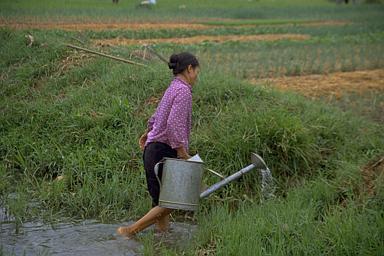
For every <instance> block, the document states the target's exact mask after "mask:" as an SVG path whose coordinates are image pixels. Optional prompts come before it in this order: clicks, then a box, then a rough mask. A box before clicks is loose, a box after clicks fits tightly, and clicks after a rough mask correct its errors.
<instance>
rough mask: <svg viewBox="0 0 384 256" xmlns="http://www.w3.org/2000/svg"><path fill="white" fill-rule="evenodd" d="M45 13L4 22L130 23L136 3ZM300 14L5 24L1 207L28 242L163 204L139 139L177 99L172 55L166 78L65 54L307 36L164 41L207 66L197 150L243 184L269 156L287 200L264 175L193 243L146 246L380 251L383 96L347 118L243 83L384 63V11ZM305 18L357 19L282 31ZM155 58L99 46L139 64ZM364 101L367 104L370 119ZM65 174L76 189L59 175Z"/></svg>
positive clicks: (237, 189) (196, 123) (159, 69)
mask: <svg viewBox="0 0 384 256" xmlns="http://www.w3.org/2000/svg"><path fill="white" fill-rule="evenodd" d="M39 3H44V7H43V8H42V7H41V5H37V4H36V2H34V1H29V2H28V1H18V2H11V1H2V2H1V3H0V10H1V11H0V15H1V16H2V17H23V18H26V17H25V16H24V15H34V17H35V18H37V19H44V18H47V19H54V18H53V16H54V15H55V14H57V13H58V12H60V13H61V15H63V16H67V17H66V18H65V19H69V20H73V19H74V20H76V19H77V20H84V19H90V20H97V19H100V20H102V19H103V18H106V19H109V18H110V19H112V18H111V17H112V16H116V18H115V20H119V19H122V20H123V19H126V18H125V17H123V16H122V14H123V10H124V8H127V10H133V9H132V8H133V7H134V5H133V2H127V1H122V2H121V4H120V3H119V6H118V7H117V6H113V5H112V3H110V2H109V1H96V2H93V3H94V4H93V6H92V7H91V8H88V7H87V6H88V2H87V1H76V2H75V1H49V2H47V1H42V2H39ZM215 3H216V2H215ZM300 3H301V5H300V6H299V7H295V8H294V7H293V6H288V1H280V2H277V1H276V2H267V1H261V0H260V1H252V2H248V1H223V2H222V7H221V8H223V9H225V11H224V12H221V13H220V12H219V11H222V10H219V8H218V9H212V10H206V11H202V12H201V13H199V12H200V11H201V10H202V8H205V9H207V7H210V6H211V7H212V5H213V4H214V2H213V1H205V2H199V5H198V4H196V5H195V6H194V7H193V9H192V10H190V13H188V14H187V15H186V18H187V19H191V20H192V19H195V18H204V17H208V16H209V15H213V16H212V17H216V18H239V16H241V17H243V18H245V19H244V20H243V21H239V22H240V23H241V24H245V23H247V22H250V23H252V24H251V25H257V24H258V23H259V22H261V21H259V20H258V19H260V18H261V19H265V20H264V21H262V23H264V24H265V23H267V25H265V26H252V27H243V28H236V27H233V26H231V25H232V23H226V22H223V24H224V23H225V24H224V25H228V26H224V27H221V28H215V27H212V28H209V29H207V30H203V31H199V30H182V29H180V30H172V31H171V30H161V31H155V30H146V31H130V30H118V31H84V32H64V31H61V30H47V31H43V30H37V29H34V30H22V31H15V30H10V29H1V30H0V72H1V79H0V162H1V164H0V203H1V206H2V207H5V208H6V209H7V210H8V211H9V212H10V213H11V214H12V215H13V216H15V223H16V226H15V228H16V231H17V230H18V228H20V227H21V226H22V223H23V222H25V221H28V220H31V219H35V218H42V219H44V220H46V221H49V220H57V219H60V218H62V217H71V218H80V219H85V218H96V219H99V220H102V221H103V222H115V221H122V220H127V219H134V218H137V217H139V216H141V215H142V214H144V213H145V212H146V211H147V210H148V208H149V207H150V200H149V196H148V194H147V191H146V184H145V175H144V172H143V167H142V160H141V152H140V150H139V147H138V145H137V140H138V137H139V136H140V134H141V133H142V132H143V131H144V129H145V126H146V120H147V119H148V117H149V116H150V115H151V114H152V113H153V111H154V109H155V107H156V105H155V104H153V103H151V102H150V101H148V99H150V98H153V97H155V98H160V97H161V95H162V93H163V91H164V90H165V88H166V87H167V86H168V84H169V82H170V79H171V76H170V72H169V70H168V69H167V67H166V66H165V65H164V64H162V63H160V62H159V61H158V60H153V61H151V62H149V63H147V64H149V65H151V67H152V68H153V69H143V68H141V67H136V66H129V65H126V64H121V63H117V62H113V61H111V60H108V59H103V58H101V57H94V56H89V55H87V54H84V53H80V52H76V51H73V50H71V49H68V48H65V46H63V44H62V43H64V42H70V41H71V39H70V38H71V37H77V38H80V39H82V40H84V41H86V46H88V47H91V48H95V46H93V45H91V40H92V39H101V38H115V37H117V36H120V37H123V38H164V37H168V38H170V37H180V36H195V35H252V34H268V33H298V34H308V35H310V36H311V38H310V39H309V40H305V41H300V42H293V41H288V40H285V41H278V42H241V43H238V42H236V43H234V42H226V43H220V44H219V43H208V42H203V43H201V44H197V45H173V44H160V45H157V46H156V49H157V51H159V52H160V53H161V54H162V55H164V56H169V55H170V54H171V53H173V52H177V51H182V50H188V51H191V52H193V53H195V54H196V55H197V56H199V59H200V61H201V67H202V74H201V77H200V81H199V83H198V85H197V86H196V87H195V88H194V91H193V94H194V99H193V100H194V108H193V130H192V138H191V149H192V152H191V153H196V152H197V153H199V155H200V156H201V157H202V158H203V159H204V160H205V161H206V165H207V166H208V167H209V168H211V169H214V170H217V171H219V172H221V173H224V174H226V175H228V174H230V173H233V172H234V171H237V170H239V169H240V168H242V167H244V166H245V165H247V164H249V156H250V152H257V153H259V154H260V155H262V157H263V158H264V159H265V160H266V162H267V164H268V165H269V167H270V168H271V170H272V172H273V175H274V178H275V182H276V185H277V188H276V193H275V198H273V199H271V200H268V201H265V200H263V199H262V197H261V196H260V193H261V191H260V186H258V185H257V184H259V182H260V177H259V174H258V173H257V172H251V173H249V174H247V175H246V176H244V177H243V178H242V179H241V181H240V182H234V183H231V184H230V185H228V186H227V187H226V188H223V189H221V190H220V191H218V192H216V193H214V194H212V195H211V196H210V197H209V198H207V199H205V200H203V201H201V207H200V210H199V212H198V213H197V214H196V216H197V219H198V224H199V230H198V232H197V234H196V236H195V238H194V240H193V243H192V244H191V245H190V246H189V247H188V248H173V247H169V246H167V245H166V244H157V243H154V239H153V235H152V233H150V234H147V235H145V236H143V237H142V241H143V244H144V247H145V248H144V251H143V253H144V254H147V255H151V254H154V253H157V252H159V253H161V254H163V255H180V254H183V253H184V254H186V255H196V254H199V253H201V254H203V253H207V254H208V255H234V254H239V255H265V254H267V255H287V254H294V255H296V254H305V255H307V254H309V255H314V254H315V255H317V254H326V255H345V254H347V255H348V254H359V255H360V254H361V255H380V251H381V250H382V248H383V242H382V241H384V238H383V234H384V230H383V209H382V205H383V202H384V194H383V191H384V190H383V186H382V184H383V183H382V177H379V178H377V179H376V180H375V181H373V182H374V183H375V184H376V186H375V188H374V190H375V193H374V194H367V193H365V192H364V191H363V189H362V186H363V184H364V182H363V180H362V176H361V172H360V169H361V168H362V167H363V166H364V165H365V164H366V163H367V162H369V161H370V160H372V159H376V158H377V157H380V156H382V155H383V154H384V137H383V134H382V123H381V119H380V118H381V114H380V113H381V105H380V104H381V102H382V97H380V95H366V98H365V97H359V98H357V99H356V95H349V96H348V98H345V99H344V101H343V102H338V105H339V107H336V106H330V105H329V104H326V103H324V102H322V101H321V99H319V100H318V101H310V100H308V99H305V98H304V97H302V96H299V95H296V94H294V93H282V92H278V91H274V90H271V89H269V88H266V87H264V86H263V85H261V86H252V85H249V84H247V83H246V82H244V81H243V80H244V78H245V79H247V78H251V77H267V76H271V75H272V76H280V75H301V74H313V73H318V74H322V73H326V72H334V71H348V70H359V69H374V68H383V65H384V63H383V59H384V56H383V52H384V51H383V50H384V49H383V46H382V45H383V32H382V31H383V22H382V20H381V19H378V17H379V14H381V12H382V7H381V6H368V5H359V6H354V7H347V6H335V5H333V4H332V3H329V2H328V1H313V2H311V3H310V4H303V1H301V2H300ZM166 4H168V5H166ZM179 4H183V2H180V3H177V5H175V3H174V2H170V1H168V2H166V1H161V4H160V2H159V5H158V6H156V7H155V8H154V9H152V10H138V11H137V13H135V14H134V15H133V17H129V18H128V19H131V18H132V19H133V20H140V19H142V20H146V17H147V16H146V15H149V14H148V12H152V14H153V12H156V15H163V14H167V15H168V16H167V15H165V18H159V17H158V16H156V15H154V16H153V17H152V19H154V20H167V19H169V17H172V14H173V13H174V12H173V11H175V10H176V9H177V10H178V5H179ZM186 4H187V5H188V3H186ZM248 5H252V6H257V7H260V8H255V9H250V8H249V6H248ZM68 6H70V8H68ZM215 6H216V5H215ZM63 8H64V9H66V10H65V11H64V12H61V11H62V10H63ZM117 8H118V9H117ZM129 8H131V9H129ZM208 9H209V8H208ZM303 10H305V11H306V12H304V14H302V15H297V16H295V18H297V19H298V20H296V21H299V20H301V19H308V18H313V19H318V18H319V17H321V18H330V19H349V20H352V21H354V22H353V23H351V24H347V25H345V26H323V27H321V26H320V27H306V26H304V24H296V25H294V26H274V25H273V24H274V23H279V22H282V21H287V22H288V21H290V19H292V17H288V16H289V15H292V14H297V13H298V12H300V11H303ZM124 11H126V10H124ZM336 11H337V13H336ZM259 12H260V13H261V12H263V17H259V16H258V15H259V14H260V13H259ZM313 13H315V15H313ZM97 14H101V15H102V16H101V18H97V17H96V15H97ZM152 14H151V15H152ZM182 14H183V13H182V12H181V11H180V12H178V13H177V14H176V16H178V15H182ZM80 15H81V16H80ZM83 15H85V16H83ZM61 18H62V16H61V17H58V19H61ZM275 18H276V19H277V20H275ZM249 19H252V20H249ZM299 23H300V22H299ZM235 24H238V22H237V21H236V22H234V23H233V25H235ZM26 33H31V34H33V36H34V37H35V44H34V45H33V46H32V47H26V43H25V37H24V36H25V34H26ZM139 48H140V46H132V47H121V46H113V47H105V48H103V49H99V50H101V51H104V52H108V53H111V54H114V55H119V56H121V57H128V56H129V54H130V53H131V52H132V51H133V50H135V49H139ZM372 99H374V101H372ZM350 101H353V102H358V104H357V105H356V106H355V108H352V107H351V106H352V104H351V103H350ZM340 106H341V109H340ZM365 109H368V114H367V111H365ZM372 109H373V112H369V111H371V110H372ZM372 120H374V121H376V122H373V121H372ZM60 175H62V176H64V179H62V180H60V181H59V180H56V178H57V177H58V176H60ZM204 182H205V183H207V184H213V183H215V182H217V178H216V177H212V176H210V175H206V176H205V177H204ZM1 253H2V251H1V248H0V254H1Z"/></svg>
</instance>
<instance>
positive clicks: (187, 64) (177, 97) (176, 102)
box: [117, 52, 200, 237]
mask: <svg viewBox="0 0 384 256" xmlns="http://www.w3.org/2000/svg"><path fill="white" fill-rule="evenodd" d="M168 66H169V68H170V69H172V71H173V72H172V73H173V75H174V78H173V80H172V82H171V84H170V85H169V87H168V89H167V90H166V91H165V93H164V95H163V97H162V99H161V101H160V103H159V105H158V106H157V109H156V111H155V113H154V114H153V115H152V117H151V118H150V119H149V120H148V127H147V131H146V132H145V133H144V134H143V135H142V136H141V137H140V139H139V145H140V148H141V150H144V153H143V162H144V169H145V176H146V180H147V188H148V191H149V194H150V195H151V197H152V207H153V208H152V209H151V210H150V211H149V212H148V213H147V214H146V215H144V217H142V218H141V219H139V220H138V221H137V222H136V223H134V224H132V225H131V226H126V227H119V228H118V229H117V233H118V234H120V235H124V236H127V237H131V236H133V235H135V234H136V233H138V232H140V231H142V230H144V229H145V228H147V227H149V226H151V225H152V224H156V230H157V231H159V232H165V231H167V230H168V228H169V214H170V213H171V211H172V210H171V209H168V208H164V207H160V206H159V196H160V184H159V180H161V176H162V168H161V167H160V168H159V172H158V177H157V176H156V174H155V171H154V168H155V165H156V164H157V163H158V162H160V161H161V160H162V159H163V158H164V157H169V158H181V159H188V158H190V156H189V135H190V132H191V121H192V120H191V119H192V87H193V86H194V85H195V83H196V81H197V77H198V74H199V71H200V68H199V62H198V60H197V58H196V57H195V56H193V55H192V54H190V53H187V52H184V53H180V54H173V55H172V56H171V57H170V60H169V63H168ZM158 178H159V180H158ZM175 185H177V184H175Z"/></svg>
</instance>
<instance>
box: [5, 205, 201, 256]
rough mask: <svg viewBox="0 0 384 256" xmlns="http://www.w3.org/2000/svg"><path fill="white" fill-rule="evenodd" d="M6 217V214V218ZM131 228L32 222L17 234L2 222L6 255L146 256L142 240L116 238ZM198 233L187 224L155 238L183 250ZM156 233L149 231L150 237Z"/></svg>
mask: <svg viewBox="0 0 384 256" xmlns="http://www.w3.org/2000/svg"><path fill="white" fill-rule="evenodd" d="M0 212H1V211H0ZM2 214H3V213H2ZM4 216H5V215H4V214H3V215H2V217H4ZM130 224H131V222H126V223H117V224H103V223H99V222H97V221H94V220H87V221H82V222H77V223H59V224H53V225H47V224H43V223H40V222H28V223H24V224H23V226H22V227H21V228H20V232H19V233H18V234H16V233H15V224H14V222H13V221H9V220H6V219H5V218H2V219H0V241H1V243H0V244H1V246H2V250H3V252H4V253H5V254H6V255H8V254H10V255H12V254H14V255H91V256H98V255H139V254H142V251H143V245H142V244H141V243H140V236H139V237H138V239H125V238H124V237H121V236H119V235H117V234H116V229H117V227H119V226H120V225H130ZM195 229H196V227H195V226H194V225H190V224H187V223H171V231H170V232H169V233H166V234H163V235H158V234H155V237H154V241H155V242H160V243H162V244H165V245H167V246H172V247H178V248H179V247H180V245H182V244H187V242H188V241H190V240H191V238H192V234H193V232H194V231H195ZM152 231H153V230H151V229H149V230H148V231H146V233H147V234H148V232H152ZM146 233H144V234H142V235H145V234H146ZM0 254H1V251H0Z"/></svg>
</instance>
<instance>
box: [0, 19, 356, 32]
mask: <svg viewBox="0 0 384 256" xmlns="http://www.w3.org/2000/svg"><path fill="white" fill-rule="evenodd" d="M208 20H213V21H217V20H218V21H224V22H226V21H227V22H231V21H233V22H236V21H238V20H233V19H208ZM204 21H205V20H195V21H193V22H190V23H169V22H168V23H167V22H165V23H164V22H159V23H156V22H153V23H141V22H128V21H125V22H111V21H106V22H92V21H81V22H80V21H78V22H73V21H60V22H55V21H39V20H35V19H30V20H29V19H28V18H25V19H23V20H22V21H20V20H0V27H9V28H13V29H62V30H70V31H82V30H95V31H100V30H114V29H129V30H146V29H194V30H204V29H209V28H214V27H222V26H225V25H224V24H223V25H204V24H201V23H203V22H204ZM346 24H349V22H346V21H308V22H307V23H300V24H295V23H287V24H276V25H273V24H254V25H252V24H250V25H247V24H246V25H235V26H233V27H254V26H277V27H281V26H294V25H298V26H314V27H317V26H343V25H346Z"/></svg>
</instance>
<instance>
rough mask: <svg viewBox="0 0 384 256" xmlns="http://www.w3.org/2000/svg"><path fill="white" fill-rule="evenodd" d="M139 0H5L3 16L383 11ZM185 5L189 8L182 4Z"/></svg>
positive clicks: (145, 17) (300, 1) (321, 1)
mask: <svg viewBox="0 0 384 256" xmlns="http://www.w3.org/2000/svg"><path fill="white" fill-rule="evenodd" d="M139 2H140V1H120V3H119V4H118V5H114V4H112V1H106V0H81V1H75V0H66V1H59V0H54V1H50V0H43V1H38V0H32V1H27V0H21V1H16V2H15V1H11V0H4V1H1V3H0V10H1V11H0V16H1V17H3V18H4V19H7V18H10V17H19V18H18V20H22V19H25V18H26V20H28V19H37V20H57V21H63V20H77V21H82V20H98V21H101V22H103V21H106V20H136V21H175V20H178V21H193V20H195V19H196V18H202V19H212V18H230V19H284V20H287V19H292V17H294V18H295V19H298V20H301V19H312V20H319V19H334V18H337V19H356V18H363V17H365V18H366V17H367V16H365V15H362V14H361V10H365V11H367V10H369V11H370V12H374V13H377V14H378V15H379V14H380V13H381V12H382V7H381V5H377V4H374V5H357V6H353V5H349V6H344V5H336V4H334V3H331V2H330V1H327V0H316V1H304V0H297V1H289V0H279V1H268V0H259V1H256V0H255V1H245V0H244V1H243V0H241V1H230V0H225V1H220V4H219V5H218V4H217V1H214V0H209V1H198V0H194V1H186V0H183V1H177V2H175V1H173V0H162V1H159V2H158V4H157V5H156V6H155V7H153V8H150V9H148V8H138V7H137V5H138V3H139ZM180 6H185V7H186V8H180Z"/></svg>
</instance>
